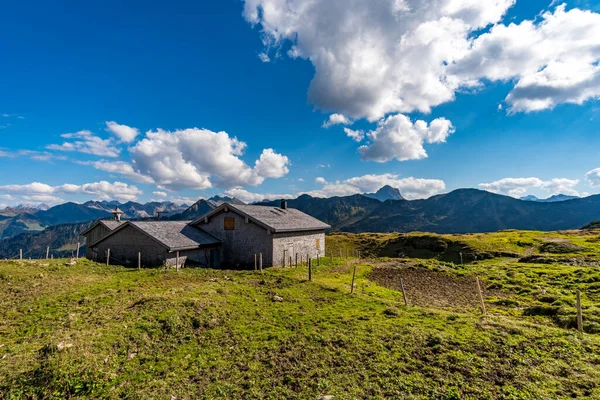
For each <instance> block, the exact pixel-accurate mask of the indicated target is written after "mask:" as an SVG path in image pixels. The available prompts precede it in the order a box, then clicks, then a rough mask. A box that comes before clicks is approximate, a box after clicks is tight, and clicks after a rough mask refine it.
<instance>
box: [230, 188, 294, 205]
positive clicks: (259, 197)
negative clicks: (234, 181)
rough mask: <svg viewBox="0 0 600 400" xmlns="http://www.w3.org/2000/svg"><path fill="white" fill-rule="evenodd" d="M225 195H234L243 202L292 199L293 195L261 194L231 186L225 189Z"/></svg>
mask: <svg viewBox="0 0 600 400" xmlns="http://www.w3.org/2000/svg"><path fill="white" fill-rule="evenodd" d="M224 194H225V196H229V197H235V198H236V199H239V200H241V201H243V202H245V203H256V202H261V201H264V200H279V199H292V198H294V197H295V196H294V195H291V194H272V193H268V194H261V193H251V192H249V191H247V190H245V189H242V188H233V189H229V190H227V191H225V193H224Z"/></svg>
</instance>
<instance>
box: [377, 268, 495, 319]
mask: <svg viewBox="0 0 600 400" xmlns="http://www.w3.org/2000/svg"><path fill="white" fill-rule="evenodd" d="M369 279H371V280H372V281H373V282H376V283H377V284H378V285H381V286H383V287H386V288H389V289H393V290H398V291H401V290H402V289H401V284H400V279H402V280H403V281H404V288H405V289H406V295H407V297H408V302H409V304H410V305H414V306H420V307H433V308H451V309H457V308H477V307H480V301H479V294H478V293H477V283H476V280H475V279H474V278H472V277H464V278H462V277H454V276H450V275H448V274H445V273H444V272H436V271H431V270H428V269H423V268H417V267H412V266H408V267H407V266H389V265H384V266H378V267H376V268H374V269H373V271H372V272H371V274H370V276H369ZM481 286H482V290H483V292H484V296H485V295H486V294H487V295H491V293H490V291H487V293H486V289H485V283H483V282H482V284H481Z"/></svg>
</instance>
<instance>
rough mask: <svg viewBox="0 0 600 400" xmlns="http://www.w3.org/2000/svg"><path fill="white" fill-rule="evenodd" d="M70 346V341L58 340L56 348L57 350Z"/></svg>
mask: <svg viewBox="0 0 600 400" xmlns="http://www.w3.org/2000/svg"><path fill="white" fill-rule="evenodd" d="M71 347H73V345H72V344H71V343H64V342H60V343H59V344H57V345H56V348H57V349H58V350H64V349H69V348H71Z"/></svg>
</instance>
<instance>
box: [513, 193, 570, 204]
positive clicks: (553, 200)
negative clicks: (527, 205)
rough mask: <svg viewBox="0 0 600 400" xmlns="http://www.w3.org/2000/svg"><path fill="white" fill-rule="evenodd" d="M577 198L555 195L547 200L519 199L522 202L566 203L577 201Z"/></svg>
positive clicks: (530, 197) (535, 198)
mask: <svg viewBox="0 0 600 400" xmlns="http://www.w3.org/2000/svg"><path fill="white" fill-rule="evenodd" d="M579 198H580V197H578V196H568V195H566V194H555V195H553V196H550V197H548V198H547V199H540V198H538V197H536V196H533V195H529V196H525V197H521V200H523V201H536V202H538V203H558V202H559V201H567V200H575V199H579Z"/></svg>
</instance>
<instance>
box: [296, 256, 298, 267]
mask: <svg viewBox="0 0 600 400" xmlns="http://www.w3.org/2000/svg"><path fill="white" fill-rule="evenodd" d="M296 268H298V253H296Z"/></svg>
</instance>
